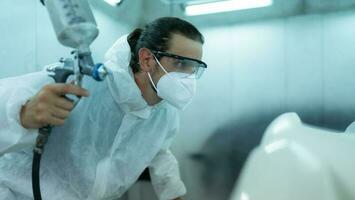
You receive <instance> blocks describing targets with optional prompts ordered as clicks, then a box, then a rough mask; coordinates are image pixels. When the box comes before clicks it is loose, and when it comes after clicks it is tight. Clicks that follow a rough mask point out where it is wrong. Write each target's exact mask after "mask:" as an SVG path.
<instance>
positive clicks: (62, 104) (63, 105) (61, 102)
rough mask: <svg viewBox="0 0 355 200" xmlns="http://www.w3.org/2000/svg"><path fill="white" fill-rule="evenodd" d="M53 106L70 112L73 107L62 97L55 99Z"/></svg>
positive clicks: (72, 104) (71, 103)
mask: <svg viewBox="0 0 355 200" xmlns="http://www.w3.org/2000/svg"><path fill="white" fill-rule="evenodd" d="M54 105H55V106H56V107H58V108H62V109H65V110H68V111H70V110H72V109H73V107H74V103H73V102H71V101H70V100H68V99H66V98H64V97H60V98H56V99H55V102H54Z"/></svg>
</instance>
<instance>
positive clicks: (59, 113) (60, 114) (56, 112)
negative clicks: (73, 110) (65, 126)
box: [51, 108, 70, 120]
mask: <svg viewBox="0 0 355 200" xmlns="http://www.w3.org/2000/svg"><path fill="white" fill-rule="evenodd" d="M51 114H52V116H54V117H56V118H59V119H64V120H65V119H66V118H67V117H68V116H69V114H70V112H69V111H68V110H64V109H61V108H55V109H53V111H51Z"/></svg>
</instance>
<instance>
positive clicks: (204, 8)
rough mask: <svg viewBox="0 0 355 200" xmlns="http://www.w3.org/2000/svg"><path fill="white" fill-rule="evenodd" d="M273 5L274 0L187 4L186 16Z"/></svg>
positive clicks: (235, 0)
mask: <svg viewBox="0 0 355 200" xmlns="http://www.w3.org/2000/svg"><path fill="white" fill-rule="evenodd" d="M272 3H273V2H272V0H225V1H216V2H209V3H202V4H187V5H185V14H186V15H189V16H193V15H205V14H211V13H219V12H229V11H235V10H246V9H253V8H261V7H266V6H271V5H272Z"/></svg>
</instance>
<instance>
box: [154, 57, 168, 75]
mask: <svg viewBox="0 0 355 200" xmlns="http://www.w3.org/2000/svg"><path fill="white" fill-rule="evenodd" d="M153 56H154V59H155V61H157V63H158V65H159V67H160V68H161V69H162V70H163V71H164V72H165V73H166V74H169V73H168V72H167V71H166V70H165V68H164V67H163V65H161V64H160V62H159V60H158V59H157V57H155V55H154V54H153Z"/></svg>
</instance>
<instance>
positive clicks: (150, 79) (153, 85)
mask: <svg viewBox="0 0 355 200" xmlns="http://www.w3.org/2000/svg"><path fill="white" fill-rule="evenodd" d="M147 73H148V77H149V81H150V85H151V86H152V87H153V89H154V91H155V92H157V91H158V89H157V87H156V86H155V84H154V82H153V79H152V76H151V75H150V73H149V72H147Z"/></svg>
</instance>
